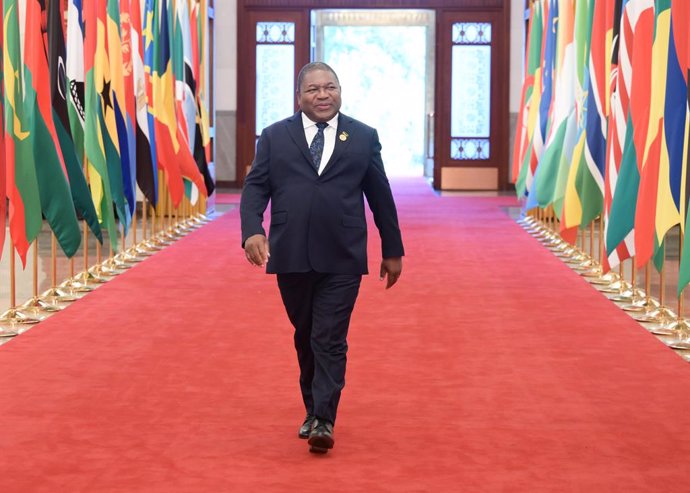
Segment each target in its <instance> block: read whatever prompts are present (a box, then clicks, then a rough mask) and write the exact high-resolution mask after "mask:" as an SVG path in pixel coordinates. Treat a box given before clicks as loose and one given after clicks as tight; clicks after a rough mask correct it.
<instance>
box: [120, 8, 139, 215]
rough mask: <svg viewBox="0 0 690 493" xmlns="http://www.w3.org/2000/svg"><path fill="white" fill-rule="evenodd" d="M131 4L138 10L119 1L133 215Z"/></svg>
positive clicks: (134, 151)
mask: <svg viewBox="0 0 690 493" xmlns="http://www.w3.org/2000/svg"><path fill="white" fill-rule="evenodd" d="M132 2H135V6H136V7H137V8H138V1H136V0H120V39H121V46H122V49H121V51H122V75H123V79H124V102H123V103H122V106H123V108H124V111H125V114H124V120H125V123H126V126H127V149H128V151H129V175H130V176H129V185H130V187H131V189H132V191H133V195H134V197H133V200H132V202H131V203H130V212H131V213H132V214H134V212H135V209H134V207H135V206H136V188H137V184H136V174H137V146H136V114H137V109H136V108H137V103H136V99H135V93H134V90H135V89H134V59H135V55H134V51H133V50H134V47H135V43H136V45H137V46H138V44H139V40H138V39H137V40H136V41H135V40H134V36H135V35H136V36H139V31H140V29H141V27H137V28H136V30H135V27H134V25H133V22H134V20H133V17H132V12H131V10H132V5H131V4H132Z"/></svg>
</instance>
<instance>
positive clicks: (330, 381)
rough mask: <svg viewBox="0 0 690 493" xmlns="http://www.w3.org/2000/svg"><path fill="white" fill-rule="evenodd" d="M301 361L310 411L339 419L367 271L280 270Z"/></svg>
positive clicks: (298, 356)
mask: <svg viewBox="0 0 690 493" xmlns="http://www.w3.org/2000/svg"><path fill="white" fill-rule="evenodd" d="M277 278H278V287H279V288H280V294H281V297H282V298H283V304H284V305H285V310H286V311H287V314H288V317H289V319H290V322H291V323H292V325H293V326H294V328H295V334H294V340H295V349H296V350H297V360H298V362H299V369H300V376H299V384H300V389H301V391H302V399H303V400H304V406H305V408H306V410H307V413H308V414H312V415H315V416H317V417H319V418H321V419H326V420H328V421H330V422H332V423H335V417H336V413H337V409H338V402H339V401H340V393H341V391H342V389H343V387H344V386H345V364H346V361H347V331H348V328H349V325H350V316H351V315H352V310H353V308H354V306H355V301H356V300H357V294H358V293H359V286H360V283H361V281H362V276H361V275H359V274H357V275H352V274H323V273H318V272H305V273H291V274H278V276H277Z"/></svg>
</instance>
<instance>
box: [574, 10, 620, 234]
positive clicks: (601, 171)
mask: <svg viewBox="0 0 690 493" xmlns="http://www.w3.org/2000/svg"><path fill="white" fill-rule="evenodd" d="M606 3H609V4H611V3H612V2H611V1H610V0H596V1H595V2H594V15H593V18H592V31H591V33H592V41H591V45H590V47H591V49H590V53H589V67H588V68H589V72H588V73H589V84H588V90H587V102H586V105H587V117H586V123H585V128H586V130H585V147H584V152H583V157H584V159H583V164H584V166H582V167H580V168H579V170H578V171H579V172H578V177H577V178H578V179H577V181H578V184H577V194H578V196H579V197H580V200H581V202H582V218H581V222H580V224H581V225H586V224H589V223H591V222H592V221H593V220H594V219H595V218H596V217H597V216H599V215H600V214H601V213H602V209H603V206H604V175H605V167H606V133H607V121H608V120H607V119H608V116H609V108H608V106H607V103H608V98H609V79H610V68H609V67H610V60H611V57H610V54H609V53H607V52H606V47H607V42H606V39H607V36H608V35H609V34H610V26H607V24H606V22H607V18H606ZM608 44H609V45H610V43H608Z"/></svg>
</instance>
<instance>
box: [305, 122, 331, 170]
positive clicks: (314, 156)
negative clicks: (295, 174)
mask: <svg viewBox="0 0 690 493" xmlns="http://www.w3.org/2000/svg"><path fill="white" fill-rule="evenodd" d="M316 126H317V127H318V129H319V131H318V132H316V135H315V136H314V140H312V141H311V145H310V146H309V152H311V160H312V162H313V164H314V168H316V171H317V172H318V171H319V166H320V165H321V155H322V154H323V142H324V137H323V129H324V128H326V127H327V126H328V123H327V122H318V123H317V124H316Z"/></svg>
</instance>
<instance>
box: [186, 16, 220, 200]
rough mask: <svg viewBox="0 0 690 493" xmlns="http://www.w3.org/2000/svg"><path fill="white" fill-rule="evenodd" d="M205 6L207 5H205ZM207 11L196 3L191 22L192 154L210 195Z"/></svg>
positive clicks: (213, 185)
mask: <svg viewBox="0 0 690 493" xmlns="http://www.w3.org/2000/svg"><path fill="white" fill-rule="evenodd" d="M204 5H205V3H204ZM204 16H205V11H203V10H202V5H201V3H199V2H194V7H193V8H192V12H191V16H190V17H191V22H190V25H191V26H192V31H191V34H192V69H193V73H194V80H195V88H196V91H195V95H194V98H195V101H196V107H197V112H196V118H195V122H194V127H195V134H196V135H195V138H194V148H193V149H192V154H193V155H194V161H195V162H196V166H197V168H198V169H199V172H200V173H201V175H202V176H203V177H204V185H205V186H206V191H207V193H208V194H209V195H210V194H212V193H213V191H214V190H215V187H216V185H215V183H214V181H213V177H212V176H211V171H210V170H209V167H208V159H209V157H208V153H207V151H208V150H209V148H210V140H211V138H210V130H209V127H210V124H209V116H208V111H207V110H206V102H205V101H204V84H205V78H204V75H205V70H206V68H205V63H204V60H205V54H204V51H203V46H204V45H203V40H204V39H205V32H204V27H203V26H205V22H202V18H203V19H206V17H204Z"/></svg>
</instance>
